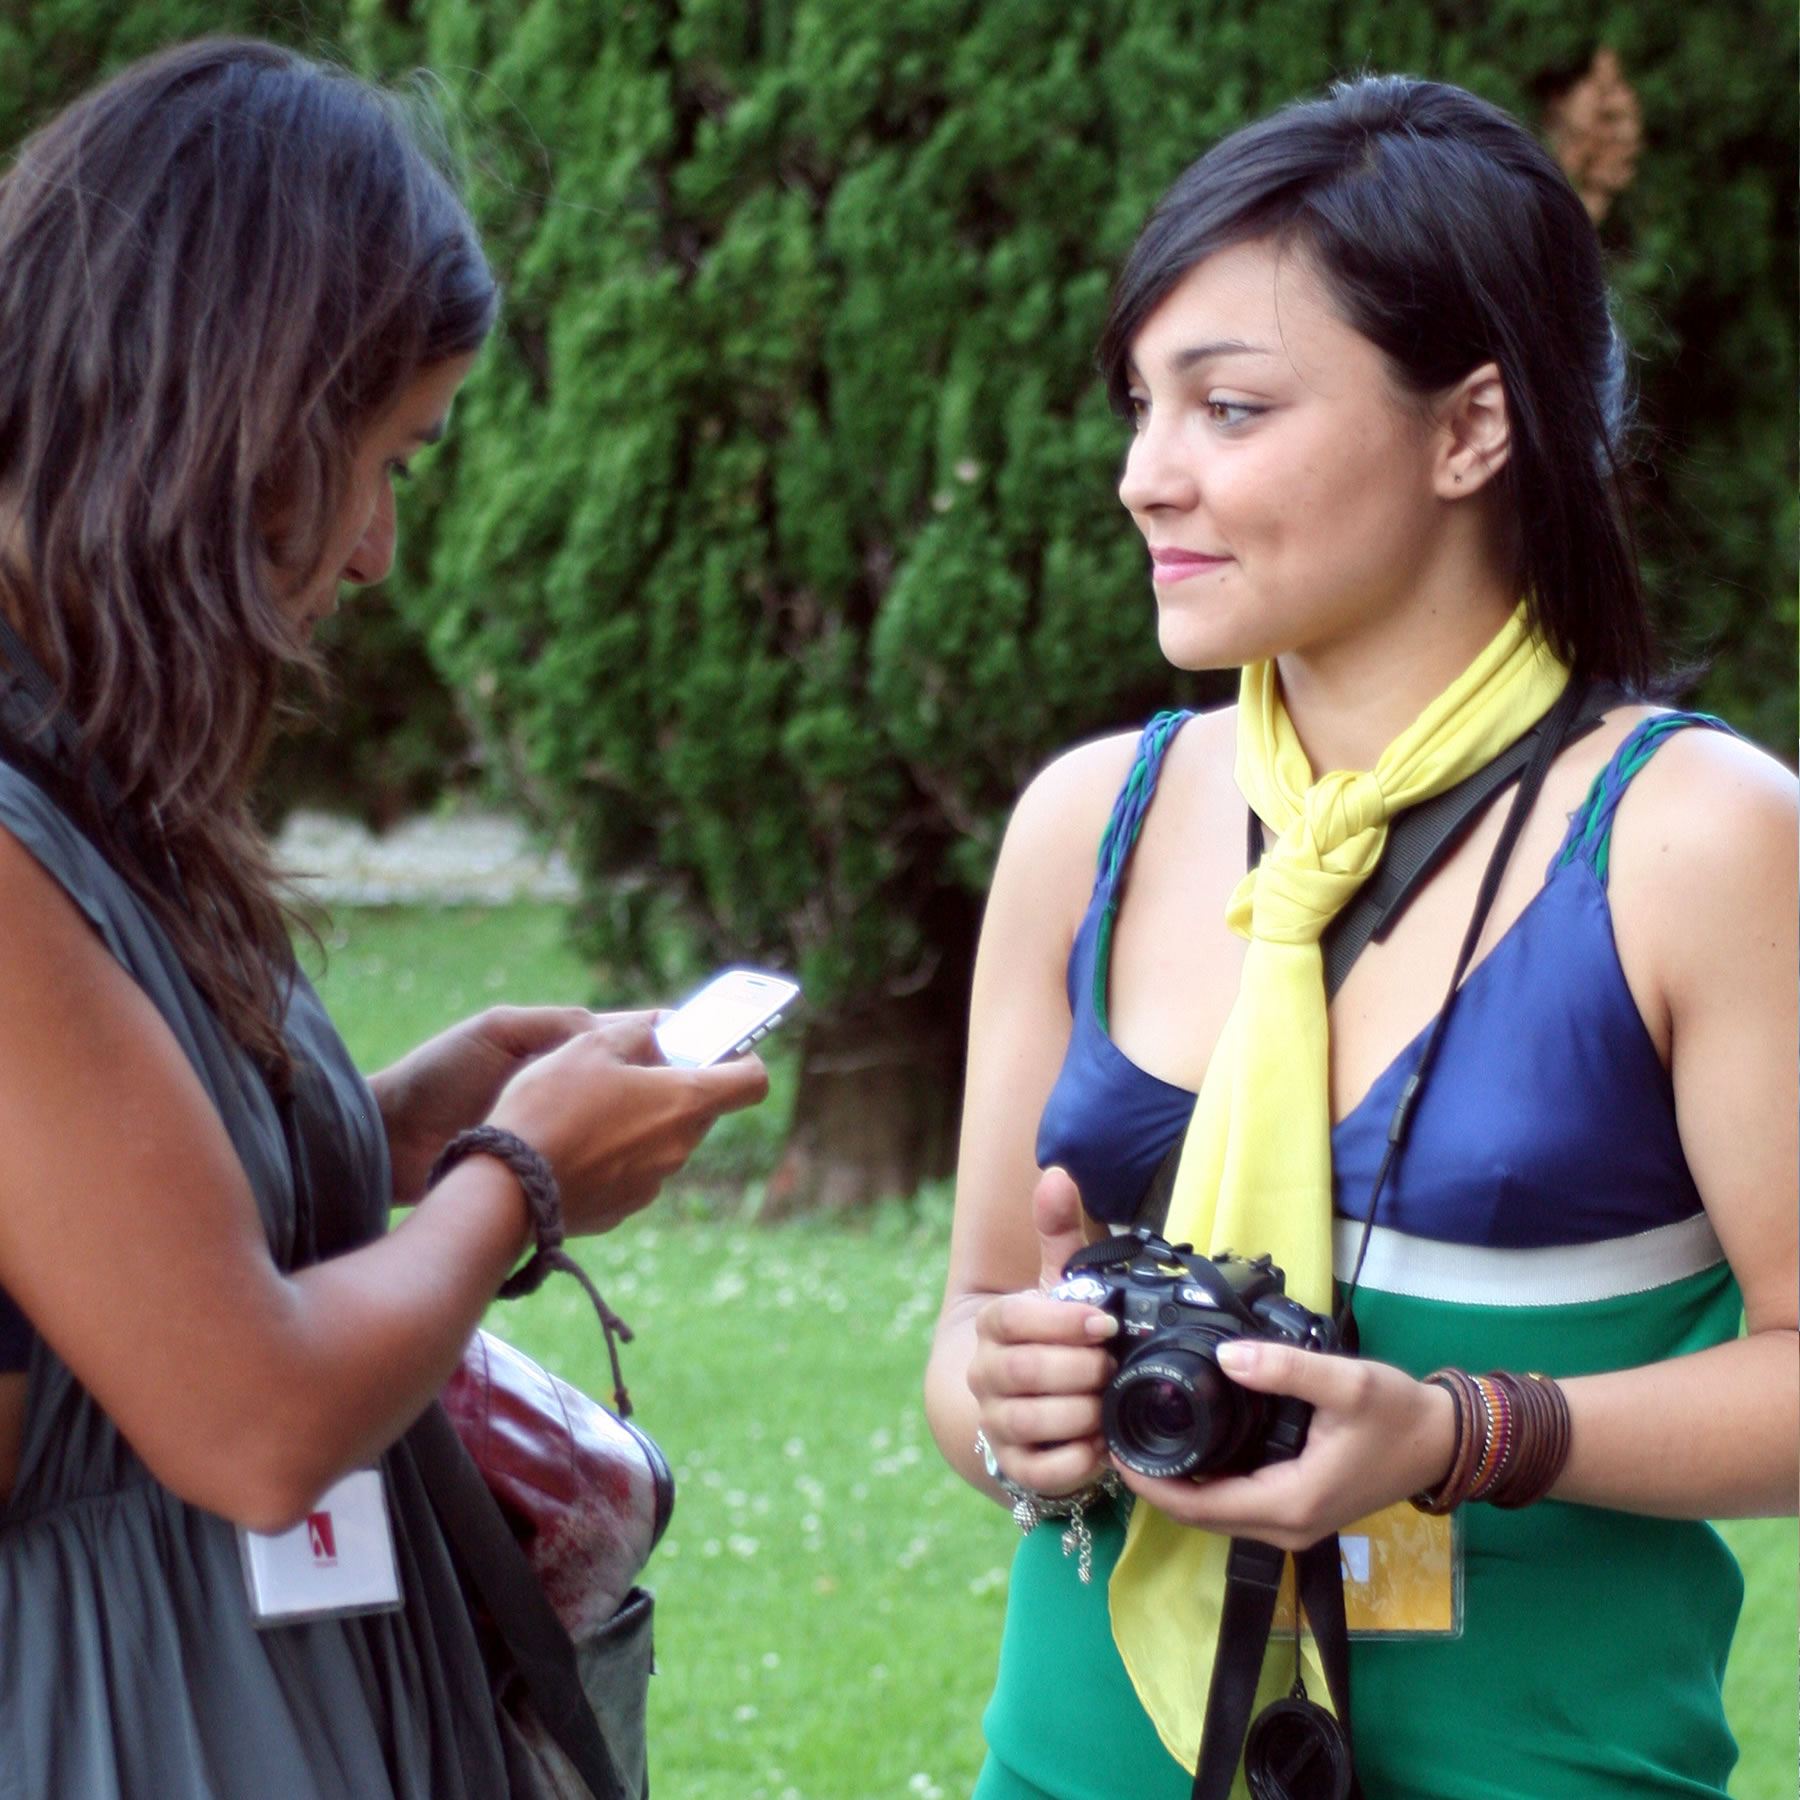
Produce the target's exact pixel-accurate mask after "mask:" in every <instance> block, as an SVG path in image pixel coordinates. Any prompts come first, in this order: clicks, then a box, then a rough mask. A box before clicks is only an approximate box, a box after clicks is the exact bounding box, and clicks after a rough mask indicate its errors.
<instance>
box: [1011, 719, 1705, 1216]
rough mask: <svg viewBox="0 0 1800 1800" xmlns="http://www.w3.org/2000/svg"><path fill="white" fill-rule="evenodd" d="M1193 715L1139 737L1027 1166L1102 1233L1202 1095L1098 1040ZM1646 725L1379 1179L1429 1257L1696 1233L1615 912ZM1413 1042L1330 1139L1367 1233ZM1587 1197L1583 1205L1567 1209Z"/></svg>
mask: <svg viewBox="0 0 1800 1800" xmlns="http://www.w3.org/2000/svg"><path fill="white" fill-rule="evenodd" d="M1185 717H1186V715H1185V714H1164V715H1160V716H1159V717H1158V718H1157V719H1154V720H1152V721H1151V723H1150V725H1149V726H1147V727H1146V728H1145V731H1144V736H1143V739H1142V740H1141V742H1140V746H1139V754H1138V760H1137V762H1136V764H1134V766H1133V769H1132V773H1131V776H1130V778H1128V780H1127V782H1126V786H1125V789H1124V791H1123V792H1122V793H1121V794H1120V797H1119V801H1118V804H1117V805H1116V807H1115V809H1114V813H1113V821H1112V824H1111V825H1110V826H1109V827H1108V830H1107V835H1106V837H1105V839H1104V840H1103V841H1102V845H1101V854H1100V872H1099V876H1098V878H1097V880H1096V881H1095V884H1094V894H1093V898H1092V900H1091V901H1090V902H1089V904H1088V910H1087V913H1086V915H1085V916H1084V917H1083V919H1082V921H1081V926H1080V929H1079V930H1078V931H1077V932H1076V935H1075V944H1074V948H1073V950H1072V951H1071V953H1070V956H1069V977H1068V989H1069V1008H1070V1013H1071V1017H1072V1029H1071V1032H1070V1036H1069V1048H1068V1052H1067V1054H1066V1055H1065V1057H1064V1060H1063V1066H1062V1070H1061V1072H1060V1074H1059V1075H1058V1077H1057V1080H1056V1085H1055V1087H1054V1088H1052V1089H1051V1092H1050V1097H1049V1099H1048V1101H1047V1102H1046V1103H1045V1106H1044V1112H1043V1117H1042V1119H1041V1121H1040V1123H1039V1127H1038V1139H1037V1159H1038V1163H1039V1165H1040V1166H1041V1167H1044V1168H1048V1167H1050V1166H1051V1165H1053V1164H1055V1165H1058V1166H1060V1167H1062V1168H1065V1169H1067V1170H1068V1171H1069V1173H1070V1175H1071V1176H1072V1177H1073V1178H1074V1180H1075V1184H1076V1186H1077V1187H1078V1188H1079V1189H1080V1190H1081V1198H1082V1204H1083V1205H1084V1206H1085V1207H1086V1208H1087V1210H1088V1212H1089V1213H1090V1214H1091V1215H1092V1216H1093V1217H1094V1218H1095V1219H1098V1220H1101V1221H1103V1222H1105V1223H1108V1224H1115V1225H1125V1224H1129V1223H1130V1222H1131V1220H1132V1218H1133V1216H1134V1214H1135V1212H1136V1210H1137V1206H1138V1203H1139V1201H1140V1200H1141V1199H1142V1197H1143V1194H1144V1190H1145V1189H1146V1187H1148V1185H1149V1183H1150V1179H1151V1177H1152V1176H1153V1175H1154V1174H1155V1172H1156V1169H1157V1167H1158V1165H1159V1164H1160V1163H1161V1162H1162V1160H1163V1158H1164V1157H1165V1156H1166V1155H1167V1154H1168V1151H1169V1148H1170V1146H1171V1145H1172V1144H1173V1143H1174V1142H1175V1140H1176V1139H1177V1137H1179V1136H1180V1135H1181V1133H1182V1132H1184V1131H1185V1130H1186V1129H1187V1124H1188V1120H1189V1118H1190V1116H1191V1115H1192V1113H1193V1109H1194V1095H1193V1094H1192V1093H1191V1092H1190V1091H1189V1090H1188V1089H1186V1088H1181V1087H1176V1086H1174V1085H1173V1084H1172V1083H1170V1082H1166V1081H1162V1080H1160V1079H1158V1078H1157V1077H1156V1076H1154V1075H1152V1074H1150V1073H1148V1072H1147V1071H1146V1070H1144V1069H1140V1068H1139V1067H1138V1066H1137V1064H1136V1063H1134V1062H1132V1061H1131V1060H1130V1059H1129V1058H1128V1057H1127V1056H1126V1055H1125V1054H1124V1052H1123V1051H1122V1050H1120V1049H1119V1048H1118V1046H1117V1045H1116V1044H1114V1043H1113V1041H1112V1039H1111V1038H1110V1037H1109V1036H1108V1035H1107V1027H1106V1015H1105V1002H1106V955H1105V952H1106V950H1107V949H1108V948H1109V947H1110V942H1111V936H1112V929H1111V928H1112V920H1113V917H1114V915H1115V913H1116V911H1117V908H1118V904H1119V900H1120V896H1121V893H1122V890H1123V886H1124V882H1125V877H1126V873H1127V870H1128V867H1129V857H1130V851H1131V847H1132V845H1133V844H1134V843H1135V841H1136V838H1137V833H1138V830H1139V829H1140V828H1141V825H1142V821H1143V815H1144V812H1145V810H1146V809H1147V807H1148V805H1149V801H1150V798H1151V797H1152V796H1153V794H1154V792H1155V786H1156V776H1157V773H1158V771H1159V769H1160V767H1161V763H1162V758H1163V755H1164V754H1165V753H1166V751H1167V748H1168V745H1169V743H1170V741H1171V740H1172V739H1173V737H1174V735H1175V731H1176V730H1178V729H1179V728H1180V725H1181V723H1182V722H1183V720H1184V719H1185ZM1718 724H1719V722H1718V721H1717V720H1716V719H1712V718H1709V717H1707V716H1706V715H1704V714H1697V713H1665V714H1661V715H1659V716H1658V717H1656V718H1653V719H1649V720H1646V721H1645V722H1644V723H1643V724H1642V725H1640V726H1638V727H1637V728H1636V729H1635V730H1634V731H1633V732H1632V733H1631V734H1630V735H1629V736H1628V737H1627V738H1626V740H1625V742H1624V743H1623V744H1621V745H1620V747H1619V749H1618V752H1617V753H1616V754H1615V755H1614V757H1613V759H1612V761H1611V762H1610V763H1608V765H1607V766H1606V768H1605V769H1604V770H1602V772H1601V773H1600V775H1599V777H1598V778H1597V779H1596V780H1595V782H1594V784H1593V787H1592V789H1591V790H1590V791H1589V793H1588V796H1587V799H1586V800H1585V801H1584V803H1583V804H1582V806H1581V808H1580V810H1579V811H1578V812H1577V813H1576V814H1575V816H1574V818H1573V820H1572V821H1571V824H1570V828H1569V833H1568V836H1567V837H1566V838H1565V840H1564V842H1563V844H1562V847H1561V848H1560V849H1559V850H1558V852H1557V854H1556V856H1555V858H1554V859H1553V860H1552V862H1551V865H1550V870H1549V873H1548V875H1547V876H1546V878H1545V882H1544V886H1543V887H1542V888H1541V889H1540V890H1539V892H1538V893H1537V894H1536V895H1535V896H1534V897H1533V898H1532V900H1531V903H1530V904H1529V905H1528V906H1527V907H1526V908H1525V910H1524V911H1523V912H1522V913H1521V914H1520V915H1519V917H1518V918H1517V919H1516V920H1515V921H1514V922H1513V924H1512V925H1511V926H1510V927H1509V928H1508V930H1507V931H1506V933H1505V935H1504V936H1503V937H1502V938H1501V939H1500V941H1499V942H1498V943H1497V944H1496V945H1495V946H1494V947H1493V949H1492V950H1491V951H1490V952H1489V953H1488V954H1487V955H1486V956H1485V957H1484V958H1483V959H1482V960H1481V961H1480V962H1479V963H1477V964H1476V966H1475V967H1474V968H1473V969H1472V970H1471V971H1470V973H1469V975H1468V977H1467V978H1466V980H1465V981H1464V984H1463V987H1462V991H1461V993H1460V994H1459V996H1458V998H1457V1003H1456V1006H1455V1007H1454V1008H1453V1010H1452V1012H1451V1014H1450V1019H1449V1022H1448V1024H1447V1026H1446V1027H1445V1032H1444V1040H1443V1044H1442V1046H1441V1048H1440V1050H1439V1053H1438V1060H1437V1064H1436V1067H1435V1069H1434V1070H1433V1072H1432V1074H1431V1077H1430V1079H1429V1081H1428V1082H1427V1084H1426V1089H1425V1092H1424V1094H1423V1096H1422V1097H1421V1099H1420V1101H1419V1103H1418V1107H1417V1110H1416V1112H1415V1114H1414V1117H1413V1122H1412V1126H1411V1131H1410V1134H1409V1137H1408V1142H1407V1153H1406V1155H1404V1156H1403V1157H1401V1158H1400V1159H1399V1166H1398V1167H1397V1168H1396V1169H1395V1170H1394V1171H1392V1172H1391V1173H1390V1176H1389V1179H1388V1184H1387V1186H1386V1188H1385V1190H1384V1192H1383V1194H1382V1198H1381V1204H1380V1219H1379V1222H1380V1223H1381V1224H1382V1225H1384V1226H1389V1227H1392V1228H1394V1229H1396V1230H1399V1231H1402V1232H1406V1233H1408V1234H1411V1235H1415V1236H1419V1237H1426V1238H1434V1239H1437V1240H1439V1241H1444V1242H1451V1243H1464V1244H1480V1245H1491V1246H1495V1247H1500V1248H1518V1249H1534V1248H1544V1247H1549V1246H1552V1245H1565V1244H1576V1243H1594V1242H1602V1241H1605V1240H1607V1239H1611V1238H1615V1237H1621V1236H1626V1235H1629V1234H1631V1233H1634V1232H1639V1231H1646V1230H1649V1229H1651V1228H1653V1227H1655V1226H1659V1225H1666V1224H1670V1223H1673V1222H1675V1221H1677V1220H1680V1219H1685V1218H1688V1217H1691V1216H1692V1215H1693V1214H1695V1213H1698V1212H1699V1211H1701V1201H1700V1195H1699V1193H1698V1191H1697V1190H1696V1189H1695V1187H1694V1183H1693V1179H1692V1177H1691V1176H1690V1175H1689V1174H1688V1168H1687V1162H1686V1159H1685V1158H1684V1157H1683V1155H1682V1153H1681V1145H1680V1139H1679V1136H1678V1135H1677V1132H1676V1127H1675V1110H1674V1097H1673V1091H1672V1088H1671V1084H1670V1081H1669V1076H1668V1072H1667V1071H1666V1070H1665V1069H1664V1068H1663V1066H1662V1064H1661V1061H1660V1060H1659V1058H1658V1057H1657V1054H1656V1048H1655V1046H1654V1045H1653V1044H1652V1043H1651V1041H1650V1037H1649V1033H1648V1032H1647V1031H1646V1030H1645V1028H1644V1022H1643V1019H1642V1017H1641V1016H1640V1015H1639V1013H1638V1009H1637V1003H1636V1002H1635V1001H1634V1000H1633V999H1632V996H1631V990H1630V988H1629V987H1628V985H1627V984H1626V980H1625V974H1624V971H1623V969H1622V968H1621V967H1620V966H1619V957H1618V951H1617V949H1616V948H1615V946H1614V943H1613V935H1612V917H1611V913H1610V911H1609V908H1608V905H1607V898H1606V873H1607V852H1608V849H1609V846H1610V834H1611V829H1612V818H1613V813H1614V811H1615V810H1616V809H1617V806H1618V803H1619V800H1620V798H1621V796H1622V795H1623V793H1624V791H1625V787H1626V785H1627V784H1628V783H1629V781H1630V779H1631V777H1632V776H1633V775H1635V774H1636V772H1637V770H1638V769H1640V768H1641V767H1642V766H1643V764H1644V763H1645V762H1646V761H1648V760H1649V757H1650V756H1651V755H1652V754H1653V753H1654V752H1655V750H1656V748H1657V746H1658V745H1659V744H1661V743H1662V741H1663V740H1664V739H1665V738H1666V737H1668V736H1669V735H1670V734H1671V733H1672V732H1674V731H1677V730H1680V729H1682V728H1683V727H1685V726H1689V725H1709V726H1714V727H1717V726H1718ZM1424 1039H1425V1033H1424V1031H1421V1032H1420V1034H1419V1035H1418V1036H1417V1037H1416V1038H1414V1039H1413V1041H1412V1042H1411V1043H1410V1044H1408V1045H1407V1046H1406V1048H1405V1049H1403V1050H1402V1051H1401V1052H1400V1054H1399V1055H1398V1056H1397V1057H1395V1059H1394V1060H1393V1062H1392V1063H1390V1064H1389V1065H1388V1067H1387V1068H1386V1069H1385V1070H1384V1071H1383V1072H1382V1074H1381V1075H1380V1076H1379V1077H1378V1078H1377V1079H1376V1081H1375V1083H1374V1085H1373V1086H1372V1087H1371V1088H1370V1089H1369V1092H1368V1093H1367V1094H1366V1095H1365V1096H1364V1097H1363V1099H1362V1100H1361V1101H1360V1102H1359V1103H1358V1105H1357V1106H1356V1107H1355V1108H1354V1109H1353V1110H1352V1111H1351V1112H1350V1113H1348V1114H1347V1115H1346V1116H1345V1117H1344V1118H1343V1119H1342V1120H1340V1121H1339V1123H1338V1124H1337V1125H1336V1126H1334V1127H1333V1128H1332V1133H1331V1151H1332V1188H1333V1196H1332V1198H1333V1205H1334V1208H1335V1210H1336V1211H1337V1212H1338V1213H1339V1214H1342V1215H1347V1216H1349V1217H1353V1218H1361V1217H1363V1216H1364V1215H1365V1214H1366V1212H1367V1210H1368V1196H1369V1191H1370V1188H1371V1187H1372V1185H1373V1183H1374V1179H1375V1173H1376V1169H1377V1167H1378V1165H1379V1163H1380V1161H1381V1156H1382V1152H1383V1150H1384V1149H1385V1147H1386V1142H1387V1130H1388V1121H1389V1119H1390V1118H1391V1116H1392V1114H1393V1111H1394V1107H1395V1105H1396V1104H1397V1102H1398V1100H1399V1097H1400V1090H1401V1089H1402V1087H1403V1086H1404V1085H1405V1083H1406V1079H1407V1077H1408V1076H1409V1075H1410V1074H1411V1073H1412V1071H1413V1069H1414V1068H1415V1067H1416V1066H1417V1063H1418V1060H1419V1057H1420V1054H1421V1053H1422V1051H1423V1048H1424ZM1571 1196H1579V1197H1580V1201H1579V1204H1571Z"/></svg>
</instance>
